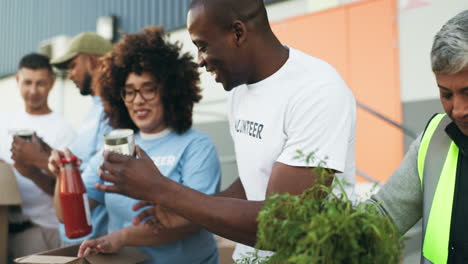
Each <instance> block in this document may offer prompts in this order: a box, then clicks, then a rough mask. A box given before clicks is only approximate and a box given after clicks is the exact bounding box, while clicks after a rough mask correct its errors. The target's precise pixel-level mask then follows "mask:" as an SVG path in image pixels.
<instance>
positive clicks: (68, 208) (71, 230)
mask: <svg viewBox="0 0 468 264" xmlns="http://www.w3.org/2000/svg"><path fill="white" fill-rule="evenodd" d="M61 161H62V163H63V168H62V169H61V170H60V186H59V189H60V196H59V197H60V203H61V207H62V215H63V223H64V224H65V234H66V235H67V237H68V238H78V237H83V236H85V235H87V234H89V233H91V230H92V226H91V217H90V214H89V212H90V210H89V201H88V196H87V195H86V189H85V187H84V184H83V180H82V179H81V173H80V171H79V169H78V164H77V163H78V159H77V158H76V157H75V156H73V157H72V158H71V159H67V158H62V159H61Z"/></svg>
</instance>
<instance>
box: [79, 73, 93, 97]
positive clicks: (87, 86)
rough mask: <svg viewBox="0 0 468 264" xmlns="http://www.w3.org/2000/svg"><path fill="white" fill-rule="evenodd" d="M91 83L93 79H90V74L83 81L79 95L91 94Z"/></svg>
mask: <svg viewBox="0 0 468 264" xmlns="http://www.w3.org/2000/svg"><path fill="white" fill-rule="evenodd" d="M92 81H93V78H91V75H90V74H86V76H85V77H84V80H83V86H82V87H81V89H80V94H81V95H90V94H92V93H93V90H92V89H91V83H92Z"/></svg>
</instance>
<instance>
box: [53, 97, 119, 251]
mask: <svg viewBox="0 0 468 264" xmlns="http://www.w3.org/2000/svg"><path fill="white" fill-rule="evenodd" d="M111 130H112V127H110V126H109V124H108V123H107V120H104V108H103V106H102V101H101V98H100V97H99V96H93V97H92V104H91V107H90V109H89V111H88V113H87V114H86V116H85V118H84V120H83V121H82V122H81V126H80V128H79V130H78V135H77V137H76V140H75V141H74V142H73V143H72V144H71V145H70V146H69V148H70V150H71V152H72V153H73V154H74V155H75V156H77V157H78V158H80V160H81V166H80V169H81V171H82V172H83V173H82V177H83V176H84V171H86V170H87V164H88V162H89V161H90V160H91V159H92V157H93V156H96V155H100V156H102V153H101V152H100V150H101V149H102V147H103V144H104V134H106V133H107V132H109V131H111ZM107 220H108V217H107V213H106V210H105V208H104V207H103V206H98V207H96V209H95V210H93V211H92V212H91V222H92V225H93V230H92V231H91V233H90V234H89V235H87V236H84V237H80V238H76V239H70V238H68V237H67V236H66V235H65V226H64V225H63V224H60V225H59V233H60V240H61V241H62V246H66V245H73V244H79V243H81V242H82V241H83V240H85V239H86V238H95V237H100V236H103V235H104V234H106V233H107Z"/></svg>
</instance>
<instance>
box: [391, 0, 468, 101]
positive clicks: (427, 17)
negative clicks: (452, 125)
mask: <svg viewBox="0 0 468 264" xmlns="http://www.w3.org/2000/svg"><path fill="white" fill-rule="evenodd" d="M465 9H468V1H467V0H402V1H400V12H399V18H398V19H399V21H398V22H399V23H398V25H399V37H400V39H399V47H400V81H401V82H400V83H401V99H402V102H408V101H420V100H428V99H437V98H438V89H437V86H436V83H435V79H434V76H433V74H432V71H431V65H430V57H429V54H430V51H431V46H432V41H433V37H434V35H435V34H436V33H437V31H438V30H439V29H440V28H441V27H442V25H443V24H444V23H445V22H447V21H448V20H449V19H450V18H451V17H453V16H455V15H456V14H457V13H459V12H461V11H463V10H465Z"/></svg>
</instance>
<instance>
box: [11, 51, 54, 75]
mask: <svg viewBox="0 0 468 264" xmlns="http://www.w3.org/2000/svg"><path fill="white" fill-rule="evenodd" d="M21 68H27V69H31V70H39V69H46V70H48V71H49V72H50V73H53V71H52V65H50V62H49V58H48V57H47V56H44V55H41V54H38V53H30V54H27V55H25V56H23V57H22V58H21V60H20V62H19V65H18V70H19V69H21Z"/></svg>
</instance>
